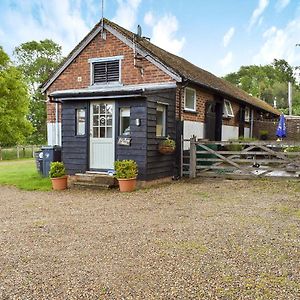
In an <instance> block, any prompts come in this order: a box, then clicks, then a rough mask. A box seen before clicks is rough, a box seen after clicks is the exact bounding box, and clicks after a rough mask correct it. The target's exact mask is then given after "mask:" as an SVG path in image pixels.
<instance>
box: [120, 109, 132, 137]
mask: <svg viewBox="0 0 300 300" xmlns="http://www.w3.org/2000/svg"><path fill="white" fill-rule="evenodd" d="M125 111H127V112H128V116H126V115H125V114H123V112H125ZM123 116H124V117H129V123H130V107H120V117H119V123H120V126H119V127H120V128H119V133H120V136H123V135H124V132H123V131H124V129H126V128H122V117H123ZM129 127H130V125H129ZM124 136H130V132H129V134H128V135H126V134H125V135H124Z"/></svg>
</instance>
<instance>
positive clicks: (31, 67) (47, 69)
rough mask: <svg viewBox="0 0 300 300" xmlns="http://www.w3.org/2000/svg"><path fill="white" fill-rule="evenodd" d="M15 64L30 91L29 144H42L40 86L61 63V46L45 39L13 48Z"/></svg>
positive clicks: (43, 107)
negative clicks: (31, 127)
mask: <svg viewBox="0 0 300 300" xmlns="http://www.w3.org/2000/svg"><path fill="white" fill-rule="evenodd" d="M14 56H15V58H16V64H17V66H18V67H19V68H20V70H21V71H22V73H23V74H24V75H25V77H26V79H27V82H28V85H29V89H30V95H31V99H30V111H29V119H30V121H31V122H32V124H33V127H34V132H33V134H32V135H31V136H30V137H29V138H28V142H29V143H33V144H42V143H44V142H45V140H46V132H47V128H46V118H47V114H46V103H45V99H44V96H43V94H42V93H41V90H40V85H41V84H42V83H43V82H44V81H46V80H47V78H48V77H49V76H50V75H51V74H52V73H53V72H54V70H55V69H56V68H57V66H58V65H59V64H60V62H61V61H62V54H61V46H59V45H58V44H56V43H55V42H53V41H52V40H49V39H46V40H43V41H40V42H37V41H31V42H27V43H23V44H21V45H20V46H19V47H16V48H15V51H14Z"/></svg>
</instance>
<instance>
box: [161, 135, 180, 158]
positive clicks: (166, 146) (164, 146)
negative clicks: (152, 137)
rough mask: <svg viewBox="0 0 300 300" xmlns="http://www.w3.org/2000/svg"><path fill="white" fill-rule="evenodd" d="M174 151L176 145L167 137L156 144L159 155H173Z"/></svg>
mask: <svg viewBox="0 0 300 300" xmlns="http://www.w3.org/2000/svg"><path fill="white" fill-rule="evenodd" d="M175 149H176V143H175V141H174V140H173V139H171V138H170V137H169V136H168V137H167V138H166V139H165V140H162V141H160V142H159V144H158V151H159V152H160V153H161V154H171V153H174V151H175Z"/></svg>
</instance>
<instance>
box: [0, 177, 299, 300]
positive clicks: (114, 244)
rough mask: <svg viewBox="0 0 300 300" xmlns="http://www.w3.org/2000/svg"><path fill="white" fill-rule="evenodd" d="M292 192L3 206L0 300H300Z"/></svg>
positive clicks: (89, 195)
mask: <svg viewBox="0 0 300 300" xmlns="http://www.w3.org/2000/svg"><path fill="white" fill-rule="evenodd" d="M299 233H300V183H299V182H294V181H269V180H255V181H233V180H204V179H196V180H185V181H180V182H174V183H172V184H165V185H160V186H157V187H155V188H149V189H143V190H138V191H136V192H133V193H130V194H126V193H119V192H118V191H117V190H111V191H95V190H93V191H89V190H67V191H64V192H55V191H51V192H26V191H21V190H18V189H15V188H13V187H8V186H2V187H1V194H0V299H22V300H23V299H24V300H25V299H26V300H30V299H39V300H40V299H97V300H106V299H109V300H110V299H134V300H138V299H150V300H151V299H251V300H252V299H284V300H289V299H293V300H294V299H300V296H299V295H300V272H299V270H300V234H299Z"/></svg>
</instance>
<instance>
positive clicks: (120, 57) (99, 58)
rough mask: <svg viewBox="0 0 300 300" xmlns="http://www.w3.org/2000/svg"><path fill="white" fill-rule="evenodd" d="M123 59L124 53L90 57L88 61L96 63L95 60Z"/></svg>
mask: <svg viewBox="0 0 300 300" xmlns="http://www.w3.org/2000/svg"><path fill="white" fill-rule="evenodd" d="M121 59H124V55H118V56H109V57H95V58H89V59H88V62H89V63H95V62H103V61H113V60H121Z"/></svg>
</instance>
